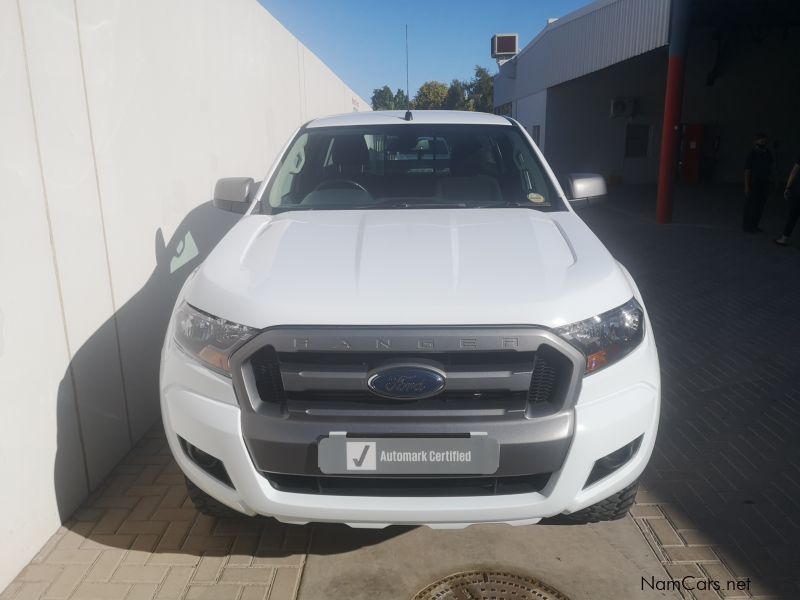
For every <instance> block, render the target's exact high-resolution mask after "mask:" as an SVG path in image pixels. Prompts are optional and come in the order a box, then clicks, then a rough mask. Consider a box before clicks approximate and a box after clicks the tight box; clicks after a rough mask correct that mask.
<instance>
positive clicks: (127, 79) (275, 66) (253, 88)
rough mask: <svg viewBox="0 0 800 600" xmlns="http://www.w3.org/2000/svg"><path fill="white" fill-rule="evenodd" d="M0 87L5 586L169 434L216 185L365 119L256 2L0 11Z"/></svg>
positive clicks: (200, 0)
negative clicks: (178, 314) (313, 123)
mask: <svg viewBox="0 0 800 600" xmlns="http://www.w3.org/2000/svg"><path fill="white" fill-rule="evenodd" d="M0 89H2V90H3V93H2V94H0V185H2V190H3V195H2V198H0V224H2V233H0V390H2V398H1V399H0V400H1V401H0V481H2V482H3V487H2V490H3V493H2V494H0V589H2V588H3V587H4V586H5V585H6V584H7V583H8V582H9V581H10V580H11V578H12V577H13V576H14V575H15V574H16V572H17V571H18V570H19V569H20V568H21V567H22V566H23V565H24V564H25V563H26V562H27V561H28V560H29V559H30V558H31V557H32V556H33V554H34V553H35V552H36V550H37V549H38V548H39V547H40V546H41V544H42V543H43V542H44V541H45V540H46V539H47V538H48V536H49V535H50V534H52V533H53V531H54V530H55V529H56V527H57V526H58V524H59V523H60V522H61V521H62V520H63V519H64V518H66V517H67V516H68V515H69V514H70V513H71V512H72V511H73V510H74V509H75V508H76V507H77V505H78V504H79V503H80V502H81V500H82V499H83V498H84V497H85V496H86V495H87V494H88V492H89V490H91V489H93V488H94V487H96V486H97V485H98V484H99V483H100V482H101V481H102V479H103V477H104V476H105V475H106V474H107V473H108V471H109V469H110V468H111V467H112V466H113V465H114V464H115V463H116V462H117V461H119V459H120V458H122V457H123V456H124V455H125V453H126V452H127V451H128V450H129V449H130V447H131V445H132V444H133V443H135V442H136V440H137V439H138V438H139V437H141V435H142V434H143V433H144V432H145V431H146V430H147V429H148V428H149V427H150V426H151V425H152V424H153V423H154V422H155V421H156V420H157V419H158V416H159V414H158V397H157V388H156V381H157V375H158V353H159V351H160V344H161V338H162V335H163V330H164V326H165V323H166V319H167V318H168V316H169V312H170V309H171V306H172V303H173V302H174V298H175V295H176V294H177V291H178V289H179V287H180V285H181V283H182V281H183V279H184V278H185V276H186V275H187V274H188V272H189V271H191V270H192V268H193V267H194V266H195V265H196V264H197V263H198V262H199V261H200V260H201V259H202V258H203V257H204V256H205V255H206V254H207V253H208V252H209V250H210V249H211V248H212V247H213V245H214V244H215V243H216V241H217V240H218V239H219V238H220V237H221V236H222V235H223V234H224V233H225V231H226V230H227V228H229V227H230V225H231V224H232V223H233V222H234V220H235V216H233V215H231V214H229V213H223V212H221V211H219V210H217V209H214V208H213V207H210V205H209V204H208V202H207V201H208V199H209V197H210V194H211V191H212V187H213V182H214V181H215V180H216V179H217V178H219V177H221V176H227V175H248V176H253V177H256V178H258V177H260V176H262V175H263V174H264V172H265V171H266V169H267V168H268V166H269V164H270V163H271V161H272V160H273V159H274V157H275V154H276V153H277V151H278V150H279V149H280V148H281V147H282V145H283V144H284V142H285V141H286V138H287V137H288V136H289V134H290V133H291V132H292V131H293V130H294V129H295V128H296V127H297V126H298V125H299V124H301V123H302V122H304V121H305V120H308V119H310V118H313V117H315V116H320V115H324V114H332V113H341V112H350V111H352V110H355V109H367V107H368V105H367V103H366V102H365V101H364V100H363V99H361V98H359V97H358V96H356V95H355V94H354V93H353V91H352V90H350V89H349V88H348V87H347V86H346V85H345V84H344V83H342V82H341V80H339V79H338V78H337V77H336V75H335V74H333V73H332V72H331V71H330V70H329V69H328V68H327V67H326V66H325V65H324V64H323V63H322V61H320V59H319V58H317V57H316V56H314V55H313V54H312V53H311V52H309V51H308V49H307V48H305V47H304V46H303V45H302V44H300V43H299V42H298V41H297V40H296V39H295V38H293V37H292V36H291V34H289V32H288V31H286V29H284V28H283V27H282V26H281V25H280V23H278V22H277V21H276V20H275V19H274V18H273V17H272V16H271V15H269V13H267V12H266V11H265V10H264V9H263V8H262V7H261V6H260V5H259V4H258V3H257V2H256V0H171V1H170V2H161V1H158V0H114V1H110V0H77V1H74V0H24V1H22V0H0Z"/></svg>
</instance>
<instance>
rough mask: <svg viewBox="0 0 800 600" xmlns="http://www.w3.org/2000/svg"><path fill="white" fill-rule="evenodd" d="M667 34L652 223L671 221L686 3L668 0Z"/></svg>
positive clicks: (683, 58) (681, 91)
mask: <svg viewBox="0 0 800 600" xmlns="http://www.w3.org/2000/svg"><path fill="white" fill-rule="evenodd" d="M671 11H672V12H671V16H670V32H669V63H668V64H667V89H666V92H665V95H664V124H663V126H662V129H661V155H660V157H659V165H658V194H657V197H656V222H658V223H669V222H670V221H672V192H673V188H674V187H675V168H676V164H675V162H676V157H677V150H678V138H679V136H678V128H679V127H680V124H681V105H682V104H683V74H684V61H685V56H686V42H687V37H688V33H689V32H688V30H689V20H688V10H687V2H686V0H672V3H671Z"/></svg>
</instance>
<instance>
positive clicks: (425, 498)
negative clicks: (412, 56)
mask: <svg viewBox="0 0 800 600" xmlns="http://www.w3.org/2000/svg"><path fill="white" fill-rule="evenodd" d="M569 187H570V196H571V198H570V199H569V200H568V199H567V198H566V196H565V194H564V192H563V191H562V189H561V187H560V186H559V183H558V182H557V180H556V178H555V177H554V175H553V173H552V171H551V170H550V168H549V167H548V165H547V163H546V162H545V160H544V158H543V156H542V155H541V153H540V152H539V150H538V149H537V148H536V145H535V144H534V143H533V141H532V140H531V138H530V137H529V136H528V134H527V133H526V132H525V130H524V129H523V128H522V127H521V126H520V125H519V124H518V123H517V122H516V121H514V120H512V119H508V118H505V117H501V116H495V115H489V114H480V113H468V112H446V111H411V112H373V113H356V114H352V115H343V116H337V117H329V118H322V119H316V120H314V121H311V122H310V123H307V124H306V125H304V126H303V127H302V128H301V129H300V130H299V131H298V132H297V133H296V134H295V135H294V136H293V138H292V139H291V140H290V141H289V143H288V144H287V146H286V148H285V150H284V151H283V153H282V155H281V157H280V158H279V160H278V161H277V162H276V164H275V165H274V166H273V168H272V170H271V171H270V172H269V173H268V174H267V176H266V178H265V179H264V180H263V182H262V183H260V184H256V183H254V181H253V180H252V179H250V178H235V179H223V180H220V181H219V182H218V183H217V186H216V189H215V199H214V202H215V204H216V205H217V206H218V207H220V208H223V209H225V210H231V211H234V212H240V213H243V215H244V216H243V217H242V219H241V220H240V221H239V222H238V224H237V225H236V226H235V227H233V229H232V230H231V231H230V232H229V233H228V234H227V235H226V236H225V238H224V239H223V240H222V241H221V242H220V243H219V245H218V246H217V247H216V248H215V249H214V250H213V251H212V252H211V254H210V255H209V256H208V258H207V259H206V260H205V261H204V263H203V264H202V265H201V266H200V267H199V268H198V269H197V270H196V271H195V272H194V273H193V274H192V275H191V276H190V277H189V279H188V280H187V281H186V284H185V285H184V287H183V289H182V291H181V293H180V296H179V298H178V301H177V303H176V306H175V310H174V314H173V316H172V319H171V322H170V325H169V330H168V331H167V335H166V341H165V344H164V349H163V354H162V363H161V407H162V413H163V422H164V428H165V430H166V434H167V439H168V440H169V444H170V447H171V449H172V452H173V454H174V455H175V459H176V460H177V462H178V464H179V465H180V467H181V469H182V470H183V471H184V473H185V474H186V477H187V485H188V486H189V490H190V495H191V497H192V499H193V500H194V502H195V504H196V506H197V507H198V508H199V509H200V510H201V511H204V512H207V513H209V514H221V513H222V512H224V511H229V510H230V509H234V510H236V511H239V512H241V513H245V514H248V515H269V516H273V517H275V518H277V519H279V520H281V521H284V522H289V523H306V522H309V521H331V522H341V523H347V524H349V525H352V526H356V527H385V526H387V525H389V524H425V525H429V526H431V527H459V526H465V525H469V524H472V523H481V522H504V523H511V524H530V523H536V522H538V521H540V520H542V519H548V518H555V519H558V520H562V521H568V522H574V523H583V522H592V521H601V520H607V519H617V518H620V517H622V516H624V515H625V514H626V513H627V510H628V508H629V507H630V505H631V504H632V502H633V499H634V496H635V494H636V488H637V481H638V478H639V476H640V474H641V473H642V471H643V469H644V467H645V465H646V464H647V461H648V459H649V457H650V454H651V451H652V448H653V443H654V440H655V436H656V430H657V426H658V417H659V403H660V378H659V367H658V357H657V354H656V346H655V342H654V340H653V334H652V331H651V329H650V324H649V321H648V317H647V312H646V311H645V308H644V305H643V303H642V298H641V296H640V294H639V291H638V290H637V288H636V285H635V283H634V282H633V280H632V279H631V277H630V275H629V274H628V272H627V271H626V270H625V268H624V267H623V266H622V265H620V264H619V263H618V262H617V261H616V260H614V258H613V257H612V256H611V255H610V254H609V252H608V251H607V250H606V249H605V248H604V247H603V245H602V244H601V243H600V241H599V240H598V239H597V238H596V237H595V236H594V234H593V233H592V232H591V231H590V230H589V228H588V227H587V226H586V225H585V224H584V223H583V221H581V219H580V218H579V217H578V215H577V214H576V213H575V212H574V210H573V206H571V204H575V203H580V202H583V203H586V202H589V201H590V199H591V198H592V197H595V196H600V195H603V194H605V183H604V181H603V179H602V178H601V177H599V176H596V175H587V174H580V175H573V176H571V177H570V178H569Z"/></svg>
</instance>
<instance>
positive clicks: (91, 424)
mask: <svg viewBox="0 0 800 600" xmlns="http://www.w3.org/2000/svg"><path fill="white" fill-rule="evenodd" d="M240 218H241V215H237V214H233V213H229V212H224V211H222V210H219V209H217V208H215V207H214V206H213V205H212V203H211V202H206V203H204V204H202V205H200V206H198V207H197V208H195V209H193V210H192V211H191V212H190V213H189V214H187V215H186V217H185V218H184V219H183V220H182V222H181V224H180V225H179V226H178V228H177V230H176V231H175V234H174V235H173V236H172V239H171V240H170V241H169V243H168V244H167V243H165V241H164V235H163V233H162V231H161V229H158V230H157V231H156V233H155V249H154V252H155V259H156V268H155V270H154V271H153V273H152V275H151V276H150V277H149V279H148V280H147V282H146V283H145V284H144V286H143V287H142V289H141V290H139V291H138V292H137V293H136V294H135V295H134V296H133V297H132V298H131V299H130V300H128V302H126V303H125V304H124V305H123V306H121V307H119V308H118V309H117V311H116V312H115V313H114V315H113V316H112V317H110V318H109V319H108V320H106V321H105V322H104V323H103V324H102V325H101V326H100V327H99V328H98V329H97V331H95V332H94V333H93V334H92V336H91V337H90V338H89V339H88V340H87V341H86V343H84V344H83V345H82V346H81V347H80V348H79V349H77V350H76V351H73V358H72V360H71V361H70V364H69V366H68V367H67V370H66V371H65V373H64V376H63V378H62V379H61V383H60V385H59V389H58V404H57V415H56V417H57V427H58V440H57V444H58V446H57V450H56V458H55V469H54V474H53V479H54V485H55V492H56V499H57V503H58V511H59V516H60V517H61V521H62V522H63V521H65V520H66V519H67V517H69V516H70V514H71V513H72V512H73V511H74V510H75V509H76V508H77V507H78V506H79V505H80V503H81V501H82V500H83V499H84V498H85V497H86V496H87V495H88V493H89V492H91V491H92V490H94V489H95V488H96V487H97V486H98V485H99V484H100V483H101V482H102V481H103V479H104V478H105V476H106V475H107V474H108V473H109V472H110V471H111V469H112V468H113V467H114V465H115V464H116V463H117V462H119V460H120V459H122V458H123V456H125V454H126V453H127V452H128V451H129V450H130V449H131V448H132V447H133V445H134V443H135V442H136V441H137V440H138V439H139V438H141V437H142V436H143V435H144V433H145V432H146V431H147V430H148V429H149V427H150V426H151V425H152V424H153V423H154V422H156V421H157V419H158V418H159V415H160V408H159V395H158V372H159V362H160V354H161V346H162V343H163V340H164V332H165V331H166V328H167V323H168V321H169V317H170V314H171V312H172V307H173V306H174V304H175V300H176V298H177V295H178V292H179V291H180V289H181V286H182V285H183V283H184V282H185V280H186V278H187V277H188V275H189V274H190V273H191V272H192V271H193V270H194V269H195V267H197V266H198V265H199V264H200V263H201V262H202V261H203V260H204V259H205V258H206V256H208V254H209V252H210V251H211V250H212V249H213V248H214V246H216V244H217V243H218V242H219V240H220V239H222V237H223V236H224V235H225V233H227V231H228V230H229V229H230V228H231V227H232V226H233V225H234V224H235V223H236V222H237V221H238V220H239V219H240Z"/></svg>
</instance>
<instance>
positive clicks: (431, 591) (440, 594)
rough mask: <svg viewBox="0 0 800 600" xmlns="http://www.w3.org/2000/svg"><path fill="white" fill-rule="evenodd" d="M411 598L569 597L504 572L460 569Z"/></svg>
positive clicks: (531, 599)
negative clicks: (461, 571)
mask: <svg viewBox="0 0 800 600" xmlns="http://www.w3.org/2000/svg"><path fill="white" fill-rule="evenodd" d="M413 600H569V599H568V598H567V597H566V596H565V595H564V594H562V593H561V592H559V591H558V590H554V589H553V588H551V587H550V586H549V585H546V584H544V583H542V582H541V581H538V580H536V579H534V578H533V577H527V576H525V575H517V574H515V573H507V572H506V571H464V572H463V573H454V574H453V575H448V576H447V577H444V578H442V579H440V580H439V581H435V582H433V583H432V584H430V585H429V586H427V587H426V588H425V589H423V590H422V591H420V592H418V593H417V595H416V596H414V598H413Z"/></svg>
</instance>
